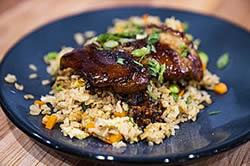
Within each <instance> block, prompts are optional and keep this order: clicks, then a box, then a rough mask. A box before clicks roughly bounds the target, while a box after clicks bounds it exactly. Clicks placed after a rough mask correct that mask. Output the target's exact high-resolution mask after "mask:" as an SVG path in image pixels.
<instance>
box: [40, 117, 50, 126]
mask: <svg viewBox="0 0 250 166" xmlns="http://www.w3.org/2000/svg"><path fill="white" fill-rule="evenodd" d="M48 117H49V115H45V116H44V117H43V119H42V124H44V125H46V123H47V121H48Z"/></svg>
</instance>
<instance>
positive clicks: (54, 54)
mask: <svg viewBox="0 0 250 166" xmlns="http://www.w3.org/2000/svg"><path fill="white" fill-rule="evenodd" d="M57 56H58V53H57V52H55V51H53V52H49V53H48V54H47V55H45V56H44V60H45V62H49V61H51V60H55V59H56V58H57Z"/></svg>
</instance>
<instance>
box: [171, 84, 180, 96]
mask: <svg viewBox="0 0 250 166" xmlns="http://www.w3.org/2000/svg"><path fill="white" fill-rule="evenodd" d="M169 90H170V92H171V93H175V94H177V93H179V92H180V88H179V86H178V85H176V84H172V85H170V87H169Z"/></svg>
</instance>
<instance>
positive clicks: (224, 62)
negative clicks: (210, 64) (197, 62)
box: [216, 53, 229, 69]
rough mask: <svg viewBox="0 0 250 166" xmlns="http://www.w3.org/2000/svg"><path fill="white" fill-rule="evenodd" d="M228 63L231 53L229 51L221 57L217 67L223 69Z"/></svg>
mask: <svg viewBox="0 0 250 166" xmlns="http://www.w3.org/2000/svg"><path fill="white" fill-rule="evenodd" d="M228 63H229V55H228V53H224V54H223V55H221V56H220V57H219V59H218V60H217V63H216V65H217V68H219V69H223V68H225V67H226V66H227V64H228Z"/></svg>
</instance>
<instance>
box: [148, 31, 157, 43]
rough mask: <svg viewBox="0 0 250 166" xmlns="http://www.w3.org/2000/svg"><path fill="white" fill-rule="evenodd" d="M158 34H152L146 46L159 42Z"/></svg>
mask: <svg viewBox="0 0 250 166" xmlns="http://www.w3.org/2000/svg"><path fill="white" fill-rule="evenodd" d="M159 39H160V34H159V33H158V32H154V33H152V34H151V35H149V37H148V44H155V43H157V42H158V41H159Z"/></svg>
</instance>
